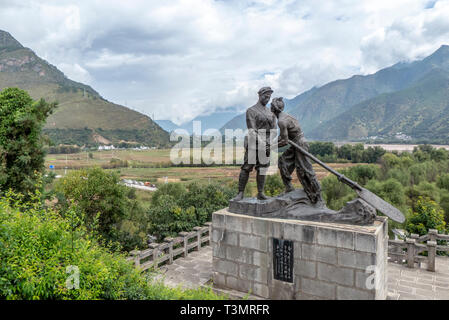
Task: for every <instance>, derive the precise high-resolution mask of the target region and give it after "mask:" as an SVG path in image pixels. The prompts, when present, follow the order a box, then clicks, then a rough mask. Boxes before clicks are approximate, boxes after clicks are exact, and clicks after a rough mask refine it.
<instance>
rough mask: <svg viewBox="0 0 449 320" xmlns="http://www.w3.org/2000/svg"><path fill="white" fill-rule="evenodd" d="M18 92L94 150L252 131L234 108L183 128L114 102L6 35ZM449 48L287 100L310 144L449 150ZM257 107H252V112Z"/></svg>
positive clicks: (8, 64) (55, 130) (63, 133)
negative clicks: (51, 108)
mask: <svg viewBox="0 0 449 320" xmlns="http://www.w3.org/2000/svg"><path fill="white" fill-rule="evenodd" d="M6 87H19V88H22V89H24V90H27V91H28V92H29V93H30V95H31V96H32V97H33V98H34V99H39V98H44V99H46V100H47V101H50V102H52V101H58V102H59V107H58V108H57V110H56V112H55V113H54V114H53V115H51V116H50V117H49V118H48V120H47V124H46V126H45V128H44V132H45V133H46V134H47V135H48V136H49V137H50V138H51V139H52V140H53V141H54V142H55V143H56V144H60V143H64V144H78V145H93V144H99V143H103V144H109V143H118V142H121V141H125V142H130V143H133V142H135V143H140V144H145V145H148V146H169V145H170V143H169V134H168V132H170V131H172V130H174V129H176V128H182V129H185V130H187V131H188V132H189V133H192V129H193V121H201V130H202V132H204V131H205V130H207V129H210V128H217V129H218V128H221V129H220V130H221V131H222V132H224V130H225V129H237V128H240V129H246V120H245V113H244V112H243V113H240V114H239V113H238V112H237V111H236V110H238V109H239V108H236V106H234V107H229V108H226V109H222V110H219V111H216V112H213V113H211V114H208V115H200V116H197V117H196V118H195V119H193V120H192V121H189V122H187V123H185V124H182V125H181V126H178V125H176V124H174V123H173V122H171V121H170V120H156V121H153V120H152V119H150V118H149V117H148V116H146V115H143V114H141V113H139V112H137V111H134V110H131V109H129V108H126V107H124V106H121V105H118V104H114V103H112V102H109V101H107V100H106V99H104V98H103V97H101V95H100V94H99V93H98V92H96V91H95V90H94V89H93V88H91V87H90V86H88V85H85V84H82V83H79V82H75V81H72V80H70V79H68V78H67V77H66V76H65V75H64V74H63V73H62V72H61V71H59V70H58V69H57V68H56V67H55V66H53V65H51V64H50V63H48V62H47V61H45V60H43V59H41V58H39V57H38V56H37V55H36V54H35V53H34V52H33V51H32V50H31V49H28V48H25V47H23V46H22V45H21V44H20V43H19V42H18V41H17V40H16V39H14V38H13V37H12V36H11V35H10V34H9V33H8V32H5V31H1V30H0V90H2V89H3V88H6ZM448 98H449V46H447V45H443V46H441V47H440V48H439V49H438V50H437V51H435V52H434V53H433V54H431V55H430V56H428V57H426V58H424V59H422V60H417V61H413V62H399V63H397V64H395V65H393V66H390V67H387V68H384V69H381V70H379V71H378V72H376V73H374V74H369V75H354V76H352V77H350V78H348V79H341V80H336V81H332V82H329V83H327V84H325V85H323V86H321V87H314V88H312V89H310V90H308V91H305V92H303V93H301V94H299V95H297V96H296V97H294V98H292V99H284V101H285V103H286V106H285V111H286V112H288V113H290V114H291V115H293V116H294V117H296V118H297V119H298V120H299V123H300V125H301V127H302V129H303V131H304V133H305V135H306V137H307V139H309V140H331V141H336V140H338V141H342V140H349V141H361V140H362V141H363V140H365V141H366V140H373V139H374V140H380V141H382V140H383V141H391V140H395V139H396V140H397V139H399V140H406V141H411V140H413V141H416V140H425V141H429V142H439V143H449V99H448ZM248 107H250V106H248Z"/></svg>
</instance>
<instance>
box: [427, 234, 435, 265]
mask: <svg viewBox="0 0 449 320" xmlns="http://www.w3.org/2000/svg"><path fill="white" fill-rule="evenodd" d="M436 255H437V242H436V241H430V240H429V241H427V270H428V271H433V272H435V257H436Z"/></svg>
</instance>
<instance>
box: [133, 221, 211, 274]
mask: <svg viewBox="0 0 449 320" xmlns="http://www.w3.org/2000/svg"><path fill="white" fill-rule="evenodd" d="M211 228H212V222H207V223H205V224H204V226H203V227H195V228H193V231H191V232H180V233H179V234H178V237H176V238H165V239H164V242H163V243H151V244H150V246H149V247H150V248H149V249H145V250H141V251H138V250H134V251H131V252H130V254H131V256H130V257H128V260H130V261H134V265H135V266H136V267H139V268H140V269H141V270H142V271H143V270H147V269H149V268H152V267H155V268H157V267H159V266H160V265H161V264H163V263H167V264H172V263H173V260H175V259H177V258H179V257H187V255H188V254H189V251H192V250H196V251H199V250H200V249H201V247H202V246H203V245H206V244H207V243H210V234H211Z"/></svg>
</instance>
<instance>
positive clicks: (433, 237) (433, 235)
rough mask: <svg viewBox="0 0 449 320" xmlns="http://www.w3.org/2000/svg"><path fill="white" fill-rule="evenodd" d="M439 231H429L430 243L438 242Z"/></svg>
mask: <svg viewBox="0 0 449 320" xmlns="http://www.w3.org/2000/svg"><path fill="white" fill-rule="evenodd" d="M437 237H438V230H437V229H429V241H437Z"/></svg>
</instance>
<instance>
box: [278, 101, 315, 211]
mask: <svg viewBox="0 0 449 320" xmlns="http://www.w3.org/2000/svg"><path fill="white" fill-rule="evenodd" d="M283 110H284V101H282V98H274V99H273V101H272V102H271V112H273V113H274V114H275V115H276V117H277V118H278V125H279V129H280V133H279V139H278V146H279V147H283V146H285V145H287V144H288V143H289V142H288V141H289V140H291V141H293V142H295V143H296V144H298V145H299V146H301V147H302V148H303V149H305V150H306V151H307V150H308V149H309V145H308V144H307V142H306V141H305V139H304V134H303V132H302V130H301V128H300V126H299V123H298V120H296V119H295V118H293V117H292V116H291V115H289V114H288V113H285V112H283ZM278 167H279V171H280V172H281V177H282V181H283V182H284V185H285V192H286V193H287V192H291V191H293V190H295V189H294V188H293V185H292V173H293V171H294V170H295V168H296V174H297V176H298V179H299V181H300V182H301V184H302V186H303V188H304V191H305V192H306V194H307V197H308V198H309V199H310V201H311V202H312V203H313V204H322V203H323V200H322V198H321V188H320V184H319V182H318V180H317V178H316V175H315V172H314V171H313V167H312V164H311V163H310V161H309V159H308V158H307V157H306V156H305V155H304V154H302V153H301V152H300V151H299V150H298V149H296V148H295V147H293V146H290V147H289V148H288V149H287V150H285V151H284V153H283V154H282V156H281V157H280V158H279V162H278Z"/></svg>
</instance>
